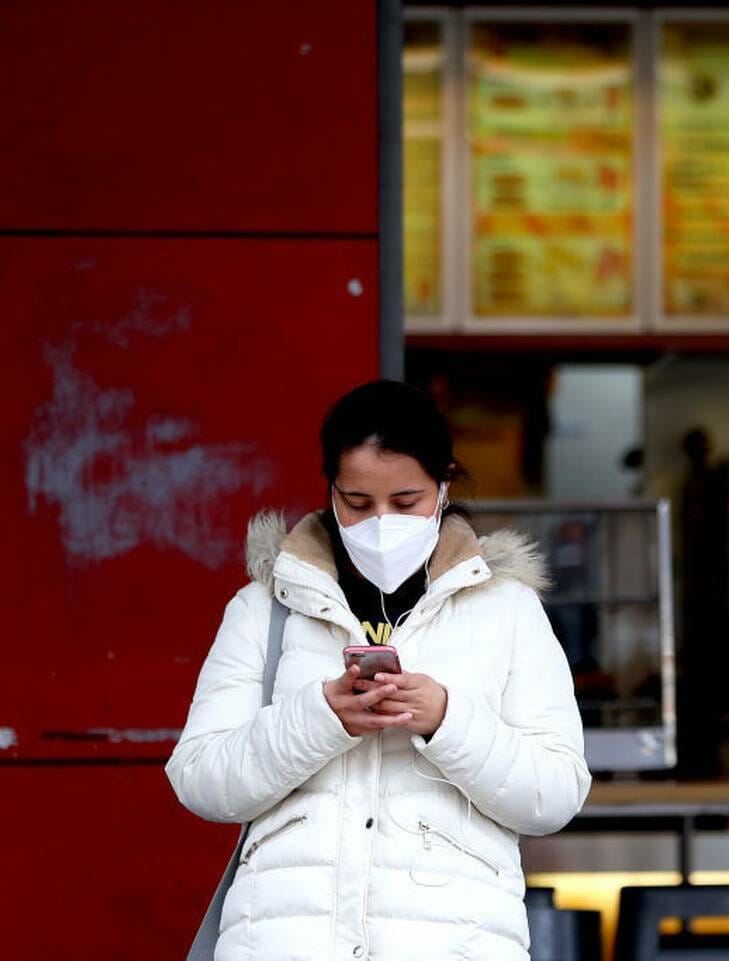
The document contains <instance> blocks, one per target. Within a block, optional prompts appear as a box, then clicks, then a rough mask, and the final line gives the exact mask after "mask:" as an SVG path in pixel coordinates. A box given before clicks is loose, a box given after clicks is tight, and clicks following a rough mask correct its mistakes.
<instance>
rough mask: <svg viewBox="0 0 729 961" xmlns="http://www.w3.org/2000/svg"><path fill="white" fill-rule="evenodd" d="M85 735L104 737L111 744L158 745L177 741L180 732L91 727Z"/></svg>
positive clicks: (176, 729) (157, 729) (163, 728)
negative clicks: (163, 742)
mask: <svg viewBox="0 0 729 961" xmlns="http://www.w3.org/2000/svg"><path fill="white" fill-rule="evenodd" d="M87 733H88V734H91V735H93V736H94V737H99V736H101V737H105V738H106V739H107V740H108V741H109V742H110V743H111V744H124V743H130V744H158V743H161V742H162V741H177V740H179V737H180V734H182V730H181V728H178V727H160V728H141V727H129V728H124V729H119V728H115V727H91V728H89V730H88V731H87Z"/></svg>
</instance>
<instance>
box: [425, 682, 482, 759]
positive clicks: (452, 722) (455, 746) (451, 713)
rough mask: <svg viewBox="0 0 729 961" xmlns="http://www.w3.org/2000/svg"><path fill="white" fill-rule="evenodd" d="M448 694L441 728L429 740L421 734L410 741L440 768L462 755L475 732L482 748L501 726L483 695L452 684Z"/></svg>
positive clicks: (447, 691)
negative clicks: (474, 693) (475, 694)
mask: <svg viewBox="0 0 729 961" xmlns="http://www.w3.org/2000/svg"><path fill="white" fill-rule="evenodd" d="M444 686H445V685H444ZM446 693H447V695H448V703H447V704H446V712H445V715H444V717H443V720H442V721H441V723H440V727H438V729H437V730H436V731H435V732H434V733H433V734H432V735H431V737H430V739H429V740H427V741H426V740H425V738H424V737H423V736H422V735H420V734H413V735H412V736H411V738H410V740H411V743H412V745H413V747H414V748H415V750H416V751H419V752H420V753H421V754H422V755H423V757H425V758H427V759H428V760H429V761H430V762H431V763H432V764H435V766H436V767H440V768H442V767H443V764H444V763H445V764H447V763H448V761H451V762H452V761H453V760H454V759H455V758H457V757H458V756H459V755H460V754H462V752H463V749H464V744H465V743H466V741H469V740H470V738H471V737H473V735H474V734H476V732H478V733H477V737H478V740H479V741H480V742H481V745H482V746H486V745H488V744H490V743H491V741H493V739H494V737H495V736H496V728H497V725H498V723H499V720H498V717H497V716H496V713H495V712H494V711H493V710H492V709H491V707H490V706H489V704H488V702H487V700H486V698H485V697H484V696H483V695H479V696H478V698H476V697H475V696H474V695H473V693H472V692H471V691H468V690H465V689H463V688H458V687H453V686H451V685H449V686H447V687H446Z"/></svg>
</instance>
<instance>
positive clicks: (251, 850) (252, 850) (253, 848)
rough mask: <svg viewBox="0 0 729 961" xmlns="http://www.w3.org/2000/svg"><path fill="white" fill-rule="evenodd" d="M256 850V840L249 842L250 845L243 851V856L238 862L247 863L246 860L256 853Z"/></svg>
mask: <svg viewBox="0 0 729 961" xmlns="http://www.w3.org/2000/svg"><path fill="white" fill-rule="evenodd" d="M257 850H258V841H254V842H253V844H251V846H250V847H249V848H248V850H247V851H246V853H245V854H244V855H243V857H242V858H241V862H240V863H241V864H248V862H249V861H250V859H251V857H252V856H253V855H254V854H255V853H256V851H257Z"/></svg>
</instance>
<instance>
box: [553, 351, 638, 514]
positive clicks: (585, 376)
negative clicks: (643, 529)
mask: <svg viewBox="0 0 729 961" xmlns="http://www.w3.org/2000/svg"><path fill="white" fill-rule="evenodd" d="M550 423H551V429H550V433H549V437H548V439H547V447H546V471H545V475H546V485H545V486H546V491H545V493H546V494H547V496H548V497H552V498H556V499H573V498H574V499H579V500H582V499H590V500H594V499H598V498H608V499H613V498H615V499H621V498H625V497H630V496H632V495H634V494H636V493H639V492H640V490H639V489H640V485H641V471H640V470H638V471H635V470H627V469H626V468H625V467H624V466H623V457H624V455H625V454H626V452H627V451H629V450H630V449H632V448H635V447H642V446H643V372H642V370H641V368H640V367H636V366H632V365H627V364H621V365H610V366H607V365H598V364H563V365H560V366H559V367H557V368H556V369H555V381H554V388H553V391H552V395H551V397H550Z"/></svg>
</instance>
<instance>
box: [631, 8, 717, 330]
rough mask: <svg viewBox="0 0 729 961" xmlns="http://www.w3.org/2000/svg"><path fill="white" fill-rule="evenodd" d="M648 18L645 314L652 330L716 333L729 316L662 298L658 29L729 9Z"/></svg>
mask: <svg viewBox="0 0 729 961" xmlns="http://www.w3.org/2000/svg"><path fill="white" fill-rule="evenodd" d="M648 16H649V18H650V30H651V44H652V54H653V55H652V57H651V66H652V76H651V83H650V90H651V94H652V98H651V106H652V116H651V119H650V132H651V135H650V136H648V134H646V140H649V146H650V150H651V153H652V157H651V162H652V163H651V175H652V176H651V177H650V180H647V181H646V182H647V183H650V184H651V188H652V197H651V217H652V218H653V220H652V224H653V227H654V231H655V235H654V242H653V243H652V244H651V246H650V247H649V248H648V251H647V254H648V257H646V260H648V259H650V261H651V264H650V269H651V275H652V290H651V301H652V308H653V309H652V310H651V311H650V313H649V314H648V316H649V317H650V319H651V321H652V324H651V326H652V327H653V329H654V330H656V331H659V332H672V333H676V332H681V333H691V334H707V333H709V334H710V333H720V332H725V331H727V329H729V315H721V314H713V315H712V314H692V313H688V312H686V313H671V314H669V313H667V312H666V310H665V304H664V299H663V286H664V277H665V258H664V243H663V231H664V217H663V197H662V187H663V180H662V140H661V127H660V110H661V101H660V69H661V61H660V53H661V31H662V29H663V27H664V26H665V25H666V24H671V23H687V24H699V23H727V24H729V9H726V10H719V9H717V8H713V9H710V8H701V7H698V8H696V7H672V8H658V9H656V10H654V11H651V13H650V14H648Z"/></svg>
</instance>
